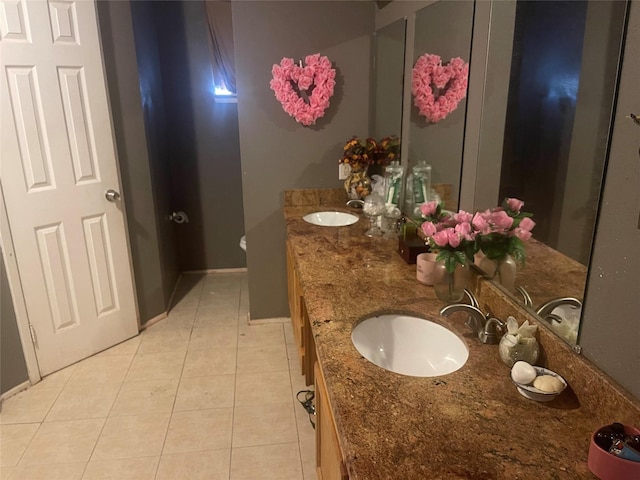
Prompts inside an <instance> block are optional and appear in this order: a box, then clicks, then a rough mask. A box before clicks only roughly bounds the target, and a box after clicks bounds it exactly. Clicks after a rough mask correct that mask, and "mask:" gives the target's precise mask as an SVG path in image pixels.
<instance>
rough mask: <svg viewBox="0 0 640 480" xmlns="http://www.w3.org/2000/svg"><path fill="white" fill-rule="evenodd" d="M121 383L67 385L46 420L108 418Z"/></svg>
mask: <svg viewBox="0 0 640 480" xmlns="http://www.w3.org/2000/svg"><path fill="white" fill-rule="evenodd" d="M121 385H122V384H121V383H104V384H101V385H79V386H75V385H67V386H66V387H64V388H63V389H62V392H61V393H60V395H59V396H58V398H57V399H56V401H55V403H54V404H53V406H52V407H51V410H50V411H49V413H48V414H47V417H46V418H45V421H46V422H60V421H63V420H82V419H84V418H106V417H107V416H108V415H109V411H110V410H111V406H112V405H113V401H114V400H115V398H116V395H117V394H118V390H120V386H121Z"/></svg>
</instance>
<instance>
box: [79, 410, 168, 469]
mask: <svg viewBox="0 0 640 480" xmlns="http://www.w3.org/2000/svg"><path fill="white" fill-rule="evenodd" d="M169 417H170V414H169V413H156V414H149V415H129V416H123V417H109V418H108V419H107V422H106V423H105V425H104V429H103V431H102V433H101V434H100V438H99V439H98V444H97V445H96V448H95V451H94V452H93V455H92V456H91V460H92V461H98V460H111V459H117V458H137V457H153V456H159V455H160V452H161V451H162V444H163V442H164V439H165V435H166V433H167V426H168V424H169Z"/></svg>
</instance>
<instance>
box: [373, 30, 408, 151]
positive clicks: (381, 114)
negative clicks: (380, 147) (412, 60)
mask: <svg viewBox="0 0 640 480" xmlns="http://www.w3.org/2000/svg"><path fill="white" fill-rule="evenodd" d="M405 35H406V20H405V19H404V18H402V19H399V20H396V21H395V22H393V23H391V24H389V25H387V26H385V27H383V28H381V29H379V30H378V31H376V32H375V34H374V55H375V56H374V58H375V63H374V71H375V75H374V79H375V88H374V92H375V99H374V102H373V108H372V110H373V118H374V122H373V126H372V136H373V137H374V138H377V139H380V138H384V137H387V136H390V135H397V136H398V137H401V136H402V132H401V130H402V94H403V83H404V44H405Z"/></svg>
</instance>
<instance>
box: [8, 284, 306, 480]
mask: <svg viewBox="0 0 640 480" xmlns="http://www.w3.org/2000/svg"><path fill="white" fill-rule="evenodd" d="M176 299H177V303H176V306H175V307H174V308H173V309H172V311H171V313H170V315H169V316H168V317H167V318H166V319H164V320H162V321H160V322H158V323H157V324H156V325H153V326H151V327H149V328H148V329H146V330H144V331H143V332H142V333H141V334H140V335H139V336H137V337H135V338H133V339H131V340H128V341H126V342H124V343H121V344H120V345H116V346H115V347H113V348H111V349H109V350H106V351H104V352H102V353H99V354H97V355H95V356H93V357H91V358H88V359H86V360H83V361H81V362H79V363H77V364H75V365H72V366H70V367H68V368H66V369H64V370H61V371H59V372H56V373H54V374H52V375H50V376H48V377H46V378H45V379H44V380H43V381H42V382H40V383H39V384H37V385H35V386H34V387H32V388H30V389H28V390H26V391H24V392H21V393H19V394H17V395H15V396H13V397H10V398H8V399H6V400H5V402H4V403H3V406H2V413H1V414H0V479H1V480H6V479H11V480H21V479H25V480H39V479H43V480H44V479H46V480H58V479H60V480H75V479H83V480H96V479H101V480H102V479H117V480H128V479H131V480H147V479H150V480H153V479H156V480H169V479H170V480H179V479H185V480H199V479H207V480H216V479H234V480H235V479H256V480H276V479H295V480H307V479H315V478H316V475H315V468H314V465H315V440H314V431H313V429H312V427H311V425H310V423H309V419H308V415H307V414H306V412H305V411H304V410H303V408H302V407H301V406H300V404H299V403H298V402H297V401H296V400H295V394H296V393H297V392H298V391H300V390H303V389H306V387H305V385H304V381H303V377H302V376H301V375H300V371H299V367H298V360H297V356H296V351H295V344H294V339H293V331H292V329H291V325H289V324H266V325H253V326H248V325H247V324H246V318H247V312H248V295H247V276H246V274H243V273H225V274H209V275H184V276H183V278H182V280H181V282H180V285H179V286H178V291H177V295H176Z"/></svg>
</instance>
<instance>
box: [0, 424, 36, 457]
mask: <svg viewBox="0 0 640 480" xmlns="http://www.w3.org/2000/svg"><path fill="white" fill-rule="evenodd" d="M39 426H40V425H39V424H38V423H23V424H18V425H0V466H2V467H13V466H15V465H17V464H18V460H20V457H21V456H22V454H23V453H24V452H25V450H26V449H27V446H29V442H31V439H32V438H33V436H34V435H35V434H36V431H37V430H38V427H39Z"/></svg>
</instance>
